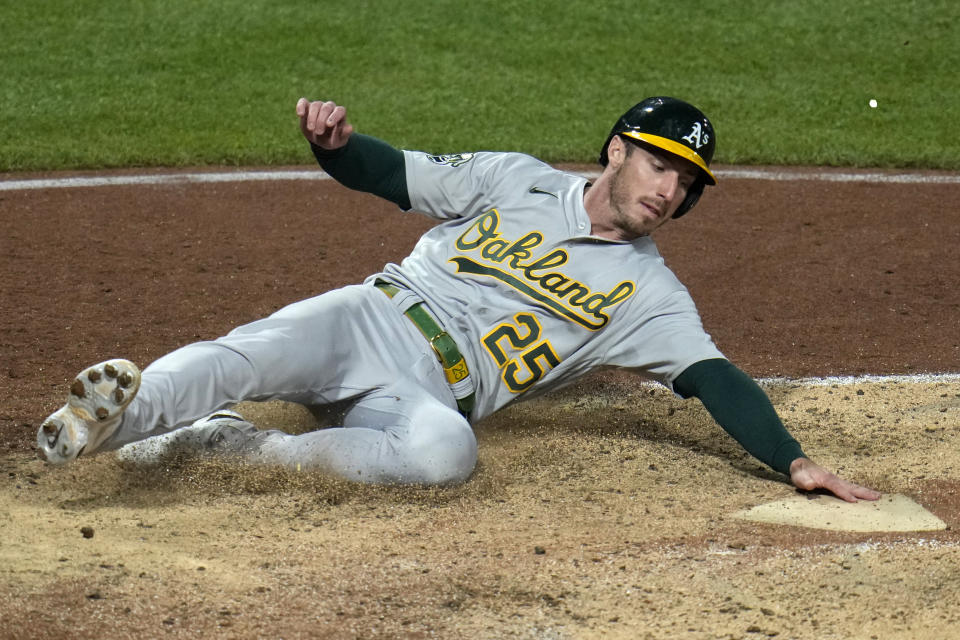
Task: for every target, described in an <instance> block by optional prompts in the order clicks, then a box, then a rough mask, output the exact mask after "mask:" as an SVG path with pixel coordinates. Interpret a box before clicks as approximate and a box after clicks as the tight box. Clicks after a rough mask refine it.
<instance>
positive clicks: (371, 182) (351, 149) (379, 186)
mask: <svg viewBox="0 0 960 640" xmlns="http://www.w3.org/2000/svg"><path fill="white" fill-rule="evenodd" d="M310 149H311V150H312V151H313V155H314V156H315V157H316V159H317V162H319V163H320V166H321V167H322V168H323V170H324V171H326V172H327V173H329V174H330V176H331V177H333V179H334V180H336V181H337V182H339V183H340V184H342V185H344V186H345V187H349V188H351V189H356V190H357V191H364V192H366V193H372V194H374V195H376V196H380V197H381V198H384V199H386V200H389V201H390V202H393V203H395V204H396V205H397V206H399V207H400V208H401V209H404V210H407V209H409V208H410V196H409V194H408V193H407V173H406V163H405V162H404V160H403V152H402V151H400V150H399V149H396V148H394V147H392V146H390V145H389V144H387V143H386V142H384V141H383V140H378V139H377V138H374V137H372V136H366V135H363V134H362V133H354V134H353V135H352V136H350V139H349V140H347V144H345V145H344V146H342V147H340V148H339V149H333V150H332V151H331V150H327V149H323V148H322V147H318V146H316V145H313V144H311V145H310Z"/></svg>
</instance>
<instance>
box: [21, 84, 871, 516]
mask: <svg viewBox="0 0 960 640" xmlns="http://www.w3.org/2000/svg"><path fill="white" fill-rule="evenodd" d="M296 113H297V116H298V118H299V122H300V129H301V132H302V134H303V136H304V138H306V140H307V141H308V142H309V143H310V146H311V149H312V151H313V153H314V155H315V156H316V158H317V161H318V162H319V164H320V165H321V167H322V168H323V169H324V170H325V171H327V173H329V174H330V175H331V176H333V177H334V178H335V179H336V180H338V181H339V182H341V183H342V184H344V185H346V186H347V187H350V188H353V189H358V190H361V191H365V192H369V193H373V194H376V195H378V196H380V197H383V198H385V199H387V200H390V201H392V202H394V203H396V204H397V205H398V206H399V207H400V209H402V210H404V211H411V210H414V211H418V212H421V213H424V214H426V215H428V216H430V217H432V218H434V219H436V220H437V221H438V222H439V223H438V224H437V225H436V226H434V227H433V228H431V229H430V230H429V231H428V232H426V233H425V234H424V235H423V237H422V238H421V239H420V241H419V242H418V243H417V245H416V246H415V248H414V249H413V251H412V253H411V254H410V255H409V256H407V257H406V258H405V259H404V260H403V261H402V262H401V263H400V264H399V265H398V264H388V265H386V266H385V267H384V269H383V271H382V272H380V273H377V274H374V275H372V276H370V277H369V278H367V279H366V281H365V282H363V283H362V284H359V285H353V286H348V287H344V288H342V289H337V290H334V291H330V292H327V293H324V294H322V295H319V296H317V297H314V298H310V299H307V300H303V301H301V302H297V303H295V304H292V305H290V306H288V307H286V308H284V309H281V310H280V311H278V312H276V313H275V314H273V315H271V316H270V317H268V318H265V319H263V320H259V321H256V322H253V323H251V324H248V325H245V326H242V327H239V328H237V329H235V330H234V331H232V332H230V333H229V334H228V335H226V336H224V337H222V338H219V339H217V340H214V341H211V342H199V343H195V344H191V345H188V346H186V347H183V348H181V349H178V350H177V351H174V352H172V353H170V354H168V355H166V356H164V357H162V358H160V359H159V360H157V361H156V362H154V363H153V364H151V365H150V366H149V367H147V368H146V369H145V370H144V371H143V373H142V375H141V373H140V371H139V370H138V369H137V368H136V366H135V365H134V364H133V363H131V362H128V361H126V360H111V361H107V362H104V363H101V364H98V365H95V366H93V367H90V368H88V369H86V370H84V371H82V372H81V373H80V375H79V376H78V377H77V378H76V380H75V381H74V382H73V384H72V385H71V387H70V391H69V395H68V400H67V403H66V405H65V406H64V407H63V408H61V409H60V410H59V411H57V412H55V413H54V414H52V415H51V416H50V417H49V418H48V419H47V420H46V421H44V423H43V424H42V426H41V427H40V429H39V432H38V436H37V438H38V445H39V448H40V449H41V451H42V452H43V454H44V455H45V456H46V458H47V460H49V461H50V462H53V463H64V462H68V461H70V460H73V459H74V458H76V457H77V456H79V455H80V454H81V453H88V454H89V453H93V452H94V451H105V450H111V449H118V448H121V447H123V448H122V449H121V453H122V454H123V455H124V456H126V457H127V458H131V459H140V460H150V459H154V458H156V457H157V456H160V455H163V454H164V453H165V452H169V451H170V450H171V448H172V447H188V448H195V449H201V450H211V451H222V452H232V453H235V454H237V453H239V454H242V455H243V456H244V457H245V458H247V459H251V460H257V461H262V462H264V463H270V464H283V465H290V466H294V467H296V468H301V469H306V468H314V469H320V470H323V471H325V472H328V473H332V474H335V475H337V476H340V477H344V478H349V479H354V480H358V481H362V482H379V483H418V484H446V483H455V482H462V481H464V480H466V479H467V478H468V477H469V476H470V474H471V472H472V471H473V468H474V465H475V462H476V458H477V444H476V439H475V437H474V434H473V431H472V429H471V426H470V424H471V422H473V421H477V420H481V419H482V418H484V417H485V416H488V415H490V414H491V413H493V412H494V411H497V410H498V409H500V408H502V407H504V406H506V405H508V404H510V403H513V402H516V401H518V400H522V399H525V398H530V397H533V396H535V395H538V394H542V393H544V392H547V391H550V390H554V389H558V388H560V387H562V386H564V385H566V384H569V383H570V382H571V381H573V380H575V379H576V378H577V377H578V376H581V375H583V374H585V373H587V372H589V371H591V370H593V369H595V368H596V367H598V366H611V367H618V368H621V369H628V370H631V371H634V372H636V373H638V374H640V375H642V376H644V377H647V378H652V379H654V380H657V381H659V382H660V383H662V384H664V385H665V386H667V387H668V388H670V389H672V390H673V391H674V392H675V393H677V394H679V395H680V396H682V397H687V398H689V397H697V398H699V399H700V400H701V401H702V402H703V404H704V405H705V406H706V408H707V409H708V410H709V411H710V413H711V415H712V416H713V417H714V418H715V419H716V421H717V422H718V423H719V424H720V426H721V427H723V428H724V429H725V430H726V431H727V432H728V433H729V434H730V435H731V436H733V437H734V438H735V439H736V440H737V441H738V442H739V443H740V444H741V445H742V446H743V447H744V448H745V449H746V450H747V451H749V452H750V453H751V454H753V455H754V456H755V457H756V458H758V459H759V460H761V461H762V462H764V463H766V464H767V465H769V466H770V467H772V468H773V469H775V470H777V471H779V472H782V473H784V474H786V475H788V476H789V477H790V480H791V481H792V482H793V484H794V485H796V486H797V487H799V488H801V489H806V490H811V489H816V488H823V489H827V490H829V491H831V492H833V493H834V494H836V495H837V496H839V497H840V498H843V499H845V500H848V501H857V500H858V499H868V500H874V499H877V498H878V497H879V494H878V493H877V492H875V491H872V490H870V489H868V488H865V487H861V486H858V485H856V484H853V483H851V482H848V481H846V480H843V479H841V478H839V477H838V476H836V475H834V474H832V473H830V472H829V471H827V470H826V469H824V468H822V467H820V466H819V465H817V464H815V463H814V462H813V461H811V460H810V459H809V458H808V457H806V456H805V455H804V453H803V451H802V450H801V448H800V445H799V444H798V443H797V441H796V440H794V439H793V438H792V437H791V436H790V434H789V433H788V432H787V431H786V429H785V428H784V426H783V424H782V423H781V421H780V419H779V418H778V416H777V414H776V412H775V410H774V408H773V406H772V405H771V403H770V401H769V400H768V398H767V397H766V395H765V394H764V393H763V391H762V390H761V389H760V388H759V387H758V386H757V384H756V383H755V382H754V381H753V380H752V379H751V378H750V377H749V376H747V375H746V374H744V373H743V372H742V371H740V370H739V369H737V368H736V367H735V366H734V365H733V364H731V363H730V362H729V361H728V360H727V359H725V358H724V356H723V354H722V353H721V352H720V351H719V350H718V349H717V347H716V346H715V345H714V343H713V341H712V340H711V338H710V336H709V335H707V333H706V332H705V331H704V329H703V326H702V324H701V321H700V317H699V315H698V313H697V309H696V307H695V306H694V303H693V301H692V300H691V298H690V295H689V294H688V292H687V290H686V288H685V287H684V286H683V285H682V284H681V283H680V282H679V281H678V280H677V278H676V277H675V276H674V274H673V273H672V272H671V271H670V270H669V269H668V268H667V267H666V266H665V265H664V263H663V260H662V259H661V257H660V255H659V254H658V252H657V248H656V246H655V245H654V242H653V240H652V239H651V238H650V234H651V232H653V231H654V230H655V229H657V228H658V227H660V226H661V225H663V224H666V223H667V222H668V221H669V220H671V219H673V218H679V217H680V216H682V215H684V214H686V213H687V212H689V211H690V209H691V208H693V206H694V205H695V204H696V203H697V200H698V199H699V198H700V196H701V194H702V193H703V191H704V188H705V187H706V186H708V185H714V184H716V182H717V181H716V178H715V176H714V175H713V173H712V172H711V171H710V168H709V165H710V161H711V159H712V157H713V153H714V149H715V146H716V135H715V133H714V129H713V126H712V125H711V123H710V121H709V120H708V119H707V118H706V116H704V114H703V113H701V112H700V111H699V110H698V109H696V108H695V107H693V106H692V105H690V104H688V103H686V102H683V101H681V100H677V99H674V98H666V97H657V98H648V99H646V100H643V101H642V102H640V103H639V104H637V105H636V106H634V107H633V108H631V109H629V110H628V111H627V112H626V113H625V114H624V115H623V116H622V117H621V118H620V119H619V120H618V121H617V122H616V124H615V125H614V127H613V129H612V131H611V132H610V135H609V136H608V137H607V139H606V141H605V142H604V144H603V147H602V149H601V152H600V164H601V165H602V167H603V172H602V174H601V175H600V176H599V177H598V178H597V179H596V180H595V181H593V182H590V181H588V180H586V179H585V178H583V177H582V176H580V175H575V174H571V173H565V172H562V171H558V170H556V169H554V168H552V167H550V166H548V165H546V164H544V163H542V162H540V161H539V160H536V159H535V158H532V157H530V156H527V155H524V154H520V153H494V152H477V153H460V154H455V155H431V154H428V153H422V152H415V151H401V150H398V149H395V148H394V147H392V146H390V145H389V144H387V143H385V142H382V141H380V140H378V139H376V138H373V137H370V136H366V135H362V134H359V133H354V131H353V127H352V126H351V125H350V124H349V122H348V120H347V118H346V110H345V109H344V107H342V106H339V105H336V104H335V103H333V102H324V101H315V102H310V101H308V100H307V99H303V98H302V99H300V100H299V102H298V103H297V106H296ZM267 399H281V400H287V401H292V402H297V403H301V404H304V405H306V406H308V407H312V408H317V409H319V408H321V407H327V408H330V407H332V408H333V409H335V410H336V412H337V414H338V417H339V420H338V421H337V426H333V427H330V428H323V429H318V430H316V431H313V432H310V433H305V434H300V435H289V434H286V433H283V432H280V431H276V430H258V429H257V428H256V427H255V426H253V425H251V424H250V423H248V422H246V421H245V420H244V419H243V418H242V416H240V415H239V414H236V413H234V412H231V411H229V410H228V407H230V406H231V405H233V404H235V403H237V402H239V401H242V400H267ZM211 412H212V413H211Z"/></svg>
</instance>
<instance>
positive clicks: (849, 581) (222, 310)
mask: <svg viewBox="0 0 960 640" xmlns="http://www.w3.org/2000/svg"><path fill="white" fill-rule="evenodd" d="M8 177H9V178H12V177H18V178H19V177H21V176H6V177H4V179H6V178H8ZM708 196H709V197H706V198H705V199H704V201H703V203H702V204H701V205H700V206H699V207H698V208H697V210H696V211H695V212H694V213H692V214H691V215H689V216H687V217H686V218H684V219H682V220H680V221H677V222H674V223H671V224H669V225H667V226H666V227H665V228H664V229H663V230H662V233H660V234H659V235H658V244H659V246H660V249H661V252H662V253H663V254H664V256H665V258H666V260H667V263H668V264H669V265H670V266H671V267H672V268H673V269H674V271H675V272H677V274H678V275H679V276H680V278H681V280H683V281H684V282H685V283H687V285H688V286H689V288H690V289H691V292H692V294H693V296H694V299H695V300H697V302H698V305H699V308H700V310H701V314H702V315H703V318H704V323H705V325H706V326H707V329H708V330H709V331H710V332H711V334H712V335H713V336H714V338H715V340H716V341H717V344H718V345H719V346H720V348H721V350H723V351H724V353H726V354H727V355H728V356H729V357H730V358H731V359H732V360H733V361H734V362H736V363H737V364H739V365H740V366H741V367H742V368H743V369H745V370H746V371H748V372H749V373H751V374H753V375H755V376H758V377H773V376H776V377H789V378H800V377H805V376H827V375H860V374H916V373H942V372H960V321H958V317H960V293H958V292H957V288H956V283H957V282H960V261H958V260H957V259H956V257H955V256H956V247H957V246H960V216H958V214H957V211H958V206H957V205H958V203H960V185H957V184H910V185H903V184H899V185H898V184H878V183H832V182H822V181H819V182H818V181H803V182H771V181H765V180H748V179H736V180H733V179H731V180H725V181H721V186H720V187H719V188H718V189H716V190H714V192H713V193H710V194H708ZM0 219H2V222H3V226H4V241H3V242H4V245H3V252H2V254H0V255H2V257H0V260H2V264H3V274H4V276H5V277H4V290H3V305H2V306H3V311H4V313H3V314H2V318H0V379H2V380H3V382H4V384H3V391H4V393H3V402H2V405H0V469H2V473H0V574H2V578H0V595H2V603H0V618H2V625H0V637H9V638H51V637H72V638H102V637H111V638H126V637H130V638H135V637H136V638H140V637H153V636H160V637H171V638H180V637H183V638H186V637H224V638H251V637H282V638H428V637H437V638H501V637H517V638H556V639H567V638H596V637H609V638H668V637H670V638H672V637H683V638H763V637H775V638H945V637H951V634H953V633H954V630H955V628H956V627H957V626H958V625H960V613H958V612H960V548H958V543H960V537H958V534H957V528H958V527H960V382H958V381H957V379H956V378H945V379H935V380H927V381H925V382H924V381H916V382H908V381H905V380H897V379H894V380H883V381H879V382H868V381H864V380H860V381H854V382H853V383H844V384H840V382H837V383H828V384H823V385H817V386H811V385H804V384H799V383H780V384H771V385H770V386H768V393H769V394H770V396H771V398H772V399H773V401H774V403H775V405H776V406H777V408H778V410H779V411H780V413H781V415H782V416H783V417H784V419H785V421H786V422H787V424H788V426H789V427H790V429H791V431H793V433H794V434H795V435H796V436H797V437H798V439H799V440H800V441H801V443H802V444H803V445H804V447H805V449H806V450H807V452H808V453H809V454H810V455H812V456H813V457H814V458H816V459H817V460H819V461H821V462H823V463H824V464H826V465H828V466H831V467H833V468H835V469H839V470H840V471H841V472H842V473H843V474H844V475H846V476H848V477H850V478H852V479H855V480H858V481H861V482H864V483H867V484H870V485H873V486H875V487H876V488H878V489H881V490H883V491H886V492H890V493H902V494H906V495H909V496H910V497H912V498H913V499H914V500H916V501H917V502H919V503H920V504H922V505H924V506H925V507H926V508H927V509H929V510H930V511H931V512H933V513H934V514H936V515H937V516H939V517H940V518H941V519H942V520H943V521H944V522H946V523H947V525H948V526H949V528H948V529H947V530H946V531H941V532H925V533H897V534H890V533H885V534H872V533H840V532H831V531H821V530H816V529H804V528H797V527H785V526H775V525H763V524H752V523H747V522H743V521H740V520H736V519H733V518H732V517H731V514H732V513H734V512H736V511H738V510H741V509H744V508H747V507H751V506H754V505H757V504H761V503H764V502H768V501H772V500H777V499H781V498H783V497H786V496H790V495H793V494H794V491H793V490H792V488H791V487H790V486H789V485H787V484H786V483H785V482H784V479H783V478H782V477H780V476H778V475H777V474H774V473H772V472H770V471H768V470H765V469H764V468H763V467H761V466H760V465H759V464H758V463H756V462H755V461H753V460H752V459H750V458H749V457H748V456H746V455H745V454H743V453H742V452H741V451H740V450H739V449H738V447H737V446H736V445H735V444H732V442H731V441H730V439H729V438H728V437H727V436H726V435H725V434H723V433H722V431H720V429H719V428H718V427H716V425H715V424H714V423H713V422H712V421H711V420H710V418H709V416H708V415H707V414H706V413H705V412H704V411H703V409H702V407H700V406H699V404H698V403H696V402H695V401H694V402H685V401H681V400H678V399H676V398H674V397H673V396H672V395H670V394H669V393H667V392H665V391H664V390H662V389H659V388H656V387H652V386H649V385H643V384H640V383H639V381H637V380H636V379H633V378H627V377H624V376H615V375H612V374H600V375H595V376H592V377H590V378H589V379H587V380H585V381H583V383H582V384H579V385H577V386H576V387H574V388H571V389H568V390H566V391H564V392H563V393H561V394H555V395H554V396H551V397H548V398H545V399H541V400H538V401H535V402H531V403H527V404H524V405H519V406H516V407H514V408H511V409H509V410H508V411H506V412H504V413H501V414H498V415H497V416H494V417H493V418H491V419H488V420H487V421H485V422H483V423H482V424H479V425H477V427H476V429H477V434H478V438H479V441H480V464H479V466H478V468H477V471H476V473H475V474H474V476H473V478H472V479H471V480H470V481H469V482H468V483H466V484H465V485H463V486H459V487H455V488H448V489H431V490H424V489H414V488H404V489H400V488H374V487H362V486H356V485H347V484H344V483H341V482H337V481H332V480H330V479H328V478H324V477H322V476H319V475H317V474H309V473H301V474H296V473H292V472H286V471H280V470H275V469H254V468H246V467H241V466H238V465H235V464H226V463H223V462H214V461H197V460H171V461H169V463H167V464H165V465H163V466H162V467H160V468H154V469H137V468H130V467H125V466H123V465H122V464H120V463H119V462H117V461H116V460H115V459H114V458H113V457H112V456H99V457H96V456H95V457H91V458H88V459H81V460H80V461H78V462H77V463H75V464H73V465H70V466H68V467H65V468H60V469H54V468H50V467H47V466H45V465H44V464H43V463H41V462H40V461H39V460H37V459H36V457H35V454H34V453H33V451H32V442H33V438H34V434H35V432H36V429H37V426H38V424H39V421H40V420H42V419H43V417H44V416H45V415H47V414H48V413H49V412H50V411H52V410H54V409H56V408H57V407H58V406H59V405H60V404H62V402H63V396H64V393H65V390H66V388H67V384H68V383H69V380H71V379H72V376H73V375H74V374H75V373H76V371H78V370H79V369H80V368H82V367H83V366H86V365H87V364H90V363H92V362H96V361H99V360H102V359H105V358H107V357H114V356H121V357H128V358H130V359H132V360H135V361H137V362H138V363H140V364H147V363H149V362H150V361H152V360H153V359H155V358H156V357H158V356H160V355H162V354H163V353H165V352H167V351H169V350H171V349H173V348H175V347H177V346H180V345H182V344H185V343H188V342H192V341H195V340H198V339H208V338H213V337H216V336H217V335H220V334H222V333H224V332H225V331H227V330H228V329H230V328H232V327H233V326H235V325H237V324H240V323H243V322H247V321H249V320H252V319H255V318H257V317H260V316H263V315H265V314H267V313H270V312H271V311H273V310H275V309H277V308H279V307H281V306H283V305H285V304H287V303H289V302H292V301H295V300H297V299H300V298H303V297H307V296H310V295H314V294H316V293H318V292H321V291H324V290H327V289H329V288H332V287H337V286H340V285H343V284H346V283H351V282H356V281H358V280H360V279H361V278H362V277H363V276H364V275H366V274H367V273H370V272H373V271H375V270H377V269H379V268H380V267H381V266H382V265H383V263H385V262H388V261H397V260H399V259H400V258H402V256H403V255H405V253H406V252H407V250H408V249H409V248H410V247H412V245H413V243H414V242H415V240H416V238H417V237H418V235H419V233H421V232H422V231H423V230H425V229H426V228H427V227H428V225H429V222H428V221H426V220H424V219H422V218H419V217H417V216H412V215H402V214H399V213H397V212H395V211H394V209H393V207H392V206H390V205H387V204H384V203H381V202H378V201H376V200H375V199H373V198H372V197H369V196H364V195H360V194H353V193H348V192H346V191H345V190H343V189H342V188H340V187H337V186H336V185H334V184H332V183H330V182H309V183H305V182H292V181H291V182H230V183H219V184H205V185H195V184H174V185H164V186H125V187H97V188H72V189H51V190H17V191H0ZM244 410H245V413H246V414H249V416H251V417H253V418H254V419H255V421H256V422H257V423H258V424H261V425H262V426H271V427H281V428H286V429H288V430H291V431H299V430H304V429H309V428H311V426H312V422H311V418H310V417H309V415H308V414H307V413H306V412H305V411H303V410H302V408H300V407H296V406H292V405H282V404H276V403H270V404H265V405H249V406H245V407H244ZM810 497H811V498H813V499H822V498H818V497H817V496H810Z"/></svg>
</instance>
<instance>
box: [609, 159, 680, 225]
mask: <svg viewBox="0 0 960 640" xmlns="http://www.w3.org/2000/svg"><path fill="white" fill-rule="evenodd" d="M625 144H626V149H627V153H626V157H625V158H624V161H623V164H621V165H620V166H619V167H618V168H617V170H616V172H615V173H614V175H613V177H612V179H611V181H610V206H611V209H612V213H613V224H614V226H615V227H616V228H617V230H618V232H619V234H620V235H621V237H623V238H624V239H633V238H638V237H640V236H645V235H647V234H649V233H650V232H651V231H653V230H654V229H656V228H658V227H660V226H662V225H663V224H665V223H666V222H667V220H669V219H670V217H671V216H673V214H674V212H675V211H676V210H677V208H678V207H679V206H680V205H681V204H682V203H683V200H684V198H686V197H687V190H688V189H689V188H690V186H691V185H692V184H693V183H694V181H695V180H696V179H697V172H698V170H697V168H696V167H695V166H694V165H693V164H692V163H690V162H687V161H686V160H684V159H682V158H680V157H678V156H675V155H673V154H672V153H667V152H666V151H658V150H654V149H650V150H648V149H646V148H644V147H640V146H637V145H635V144H632V143H630V142H625Z"/></svg>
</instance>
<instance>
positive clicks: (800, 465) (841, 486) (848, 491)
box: [790, 458, 880, 502]
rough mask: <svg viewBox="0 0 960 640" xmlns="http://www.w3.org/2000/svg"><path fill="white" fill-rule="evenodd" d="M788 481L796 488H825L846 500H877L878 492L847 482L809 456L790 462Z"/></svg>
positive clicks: (806, 489) (805, 489)
mask: <svg viewBox="0 0 960 640" xmlns="http://www.w3.org/2000/svg"><path fill="white" fill-rule="evenodd" d="M790 481H791V482H792V483H793V486H795V487H796V488H798V489H803V490H804V491H813V490H814V489H826V490H827V491H829V492H831V493H832V494H833V495H835V496H837V497H838V498H842V499H843V500H846V501H847V502H857V501H858V500H877V499H879V498H880V493H879V492H878V491H874V490H873V489H868V488H867V487H861V486H860V485H857V484H853V483H852V482H847V481H846V480H844V479H843V478H841V477H839V476H837V475H835V474H833V473H830V472H829V471H827V470H826V469H824V468H823V467H821V466H820V465H818V464H817V463H815V462H814V461H813V460H810V459H809V458H797V459H796V460H794V461H793V462H792V463H790Z"/></svg>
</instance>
